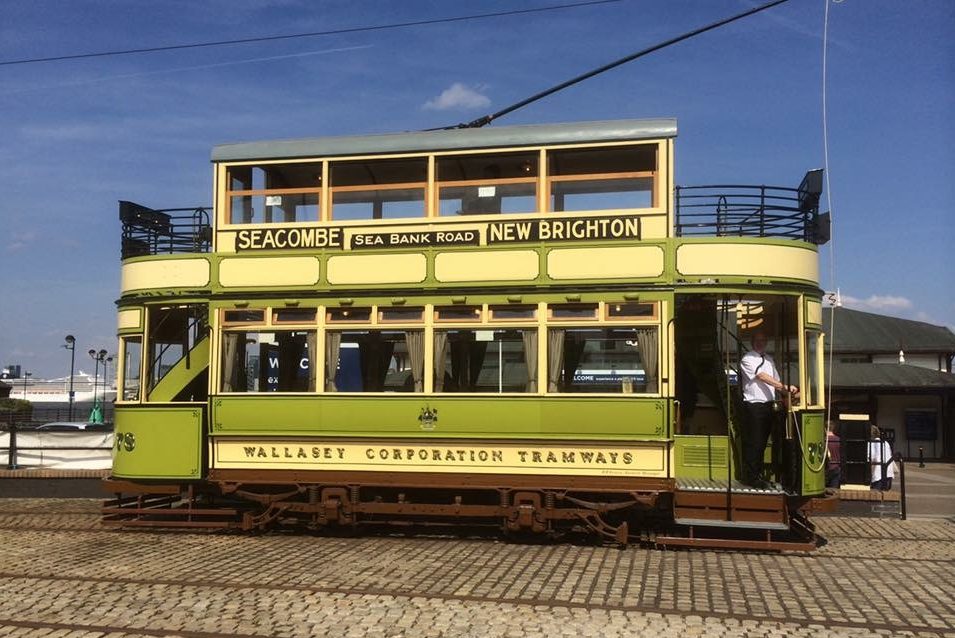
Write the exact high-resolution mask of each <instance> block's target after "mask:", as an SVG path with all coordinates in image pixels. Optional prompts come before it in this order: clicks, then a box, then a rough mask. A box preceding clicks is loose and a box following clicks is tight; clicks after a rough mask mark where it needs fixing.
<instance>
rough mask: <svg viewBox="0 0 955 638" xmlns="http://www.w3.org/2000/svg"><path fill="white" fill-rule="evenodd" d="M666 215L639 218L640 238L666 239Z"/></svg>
mask: <svg viewBox="0 0 955 638" xmlns="http://www.w3.org/2000/svg"><path fill="white" fill-rule="evenodd" d="M666 236H667V216H666V215H653V216H649V215H648V216H646V217H641V218H640V238H641V239H666Z"/></svg>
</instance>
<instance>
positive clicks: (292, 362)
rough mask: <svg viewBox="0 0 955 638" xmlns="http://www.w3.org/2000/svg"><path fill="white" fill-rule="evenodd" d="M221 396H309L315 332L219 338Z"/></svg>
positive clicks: (312, 382)
mask: <svg viewBox="0 0 955 638" xmlns="http://www.w3.org/2000/svg"><path fill="white" fill-rule="evenodd" d="M222 341H223V354H222V391H223V392H312V391H314V390H315V366H312V365H311V361H310V357H309V353H311V352H315V348H316V341H315V332H314V331H302V330H280V331H275V332H226V333H223V336H222Z"/></svg>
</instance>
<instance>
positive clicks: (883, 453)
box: [869, 425, 895, 492]
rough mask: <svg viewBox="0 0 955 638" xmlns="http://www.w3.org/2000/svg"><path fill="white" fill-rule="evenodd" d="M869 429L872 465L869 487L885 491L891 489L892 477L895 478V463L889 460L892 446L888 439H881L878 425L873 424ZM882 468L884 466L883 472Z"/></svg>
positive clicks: (870, 462)
mask: <svg viewBox="0 0 955 638" xmlns="http://www.w3.org/2000/svg"><path fill="white" fill-rule="evenodd" d="M870 431H871V435H870V439H869V464H870V465H871V466H872V483H871V485H870V486H869V487H871V489H873V490H880V491H883V492H886V491H888V490H891V489H892V479H893V478H895V467H894V465H895V464H894V463H891V462H890V461H891V460H892V447H891V446H890V445H889V442H888V441H884V440H882V431H881V430H879V426H877V425H873V426H872V427H871V428H870ZM883 468H885V471H884V472H883V471H882V469H883Z"/></svg>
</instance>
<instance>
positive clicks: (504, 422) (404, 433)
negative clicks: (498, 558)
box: [212, 395, 666, 439]
mask: <svg viewBox="0 0 955 638" xmlns="http://www.w3.org/2000/svg"><path fill="white" fill-rule="evenodd" d="M665 406H666V400H665V399H655V398H633V397H627V398H615V397H592V398H576V397H560V398H545V399H541V398H539V397H527V398H522V397H521V398H513V397H509V398H507V399H500V398H497V397H486V398H485V397H437V398H436V397H434V396H429V397H425V396H396V395H388V396H383V397H361V398H358V397H329V396H311V397H288V396H284V397H282V396H228V397H226V396H220V397H216V398H215V399H214V400H213V402H212V429H213V432H214V433H216V434H243V435H248V434H257V435H258V434H261V435H282V434H300V433H302V432H309V433H316V434H319V433H320V434H323V435H326V436H398V437H420V436H422V433H423V432H425V433H429V434H432V435H434V436H436V437H494V438H527V437H535V438H537V437H539V438H569V437H573V438H576V439H589V438H593V439H597V438H601V439H606V438H610V439H633V438H644V439H661V438H665V433H666V427H665V414H666V409H665ZM426 411H430V412H431V413H432V414H433V415H435V416H436V417H437V418H436V419H435V420H434V421H433V422H431V423H430V424H429V423H427V422H426V419H423V418H422V415H423V413H424V412H426Z"/></svg>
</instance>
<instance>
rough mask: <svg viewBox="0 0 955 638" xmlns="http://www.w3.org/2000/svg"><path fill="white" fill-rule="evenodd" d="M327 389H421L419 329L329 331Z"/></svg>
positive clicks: (421, 334)
mask: <svg viewBox="0 0 955 638" xmlns="http://www.w3.org/2000/svg"><path fill="white" fill-rule="evenodd" d="M325 367H326V368H325V379H326V381H325V390H326V391H327V392H422V391H423V390H424V331H423V330H342V331H338V330H329V331H328V332H326V333H325Z"/></svg>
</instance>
